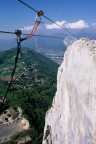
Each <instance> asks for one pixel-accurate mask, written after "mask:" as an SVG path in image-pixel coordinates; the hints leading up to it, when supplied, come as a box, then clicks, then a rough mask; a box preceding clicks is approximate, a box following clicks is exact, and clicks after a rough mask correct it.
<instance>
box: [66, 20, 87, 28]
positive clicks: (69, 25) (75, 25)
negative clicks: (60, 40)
mask: <svg viewBox="0 0 96 144" xmlns="http://www.w3.org/2000/svg"><path fill="white" fill-rule="evenodd" d="M88 27H89V25H88V23H86V22H85V21H84V20H78V21H75V22H71V23H67V25H66V28H70V29H84V28H88Z"/></svg>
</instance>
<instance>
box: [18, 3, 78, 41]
mask: <svg viewBox="0 0 96 144" xmlns="http://www.w3.org/2000/svg"><path fill="white" fill-rule="evenodd" d="M17 1H18V2H20V3H21V4H23V5H24V6H26V7H27V8H29V9H31V10H32V11H34V12H35V13H37V12H38V10H36V9H35V8H33V7H32V6H30V5H29V4H28V3H26V2H24V1H22V0H17ZM42 17H44V18H45V19H47V20H48V21H50V22H51V23H54V24H55V25H56V26H58V27H59V28H61V29H63V30H64V31H66V32H67V34H68V35H70V36H72V37H73V38H75V39H76V36H75V35H74V34H72V33H71V32H70V31H69V30H68V29H65V28H64V27H63V26H61V25H59V24H58V23H56V22H55V21H54V20H53V19H51V18H49V17H48V16H46V15H45V14H44V15H43V16H42Z"/></svg>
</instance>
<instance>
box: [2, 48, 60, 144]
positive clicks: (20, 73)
mask: <svg viewBox="0 0 96 144" xmlns="http://www.w3.org/2000/svg"><path fill="white" fill-rule="evenodd" d="M15 55H16V49H15V48H14V49H9V50H7V51H4V52H1V53H0V96H4V94H5V90H6V88H7V85H8V81H9V79H10V74H11V71H12V68H13V65H14V59H15ZM57 68H58V65H57V64H56V63H55V62H53V61H51V60H50V59H48V58H46V57H45V56H42V55H41V54H39V53H37V52H35V51H33V50H31V49H29V48H22V49H21V53H20V57H19V62H18V67H17V70H16V75H15V81H14V82H13V86H12V87H11V88H10V92H9V94H8V97H7V99H8V103H9V106H11V107H12V106H20V107H21V108H22V110H23V114H24V116H25V117H26V118H27V119H28V120H29V122H30V127H31V132H30V134H29V133H27V132H26V135H30V136H31V137H32V143H33V144H37V143H38V144H41V141H42V136H43V128H44V117H45V113H46V111H47V110H48V108H49V107H50V105H51V102H52V99H53V96H54V93H55V91H56V75H57ZM22 136H24V135H23V134H20V135H19V137H22ZM15 140H16V139H15Z"/></svg>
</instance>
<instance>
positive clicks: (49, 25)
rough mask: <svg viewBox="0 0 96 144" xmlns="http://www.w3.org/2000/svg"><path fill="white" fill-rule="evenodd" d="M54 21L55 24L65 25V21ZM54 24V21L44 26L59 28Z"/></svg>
mask: <svg viewBox="0 0 96 144" xmlns="http://www.w3.org/2000/svg"><path fill="white" fill-rule="evenodd" d="M55 23H56V24H57V25H60V26H61V27H63V26H64V25H65V23H66V21H56V22H55ZM56 24H54V23H53V24H46V25H45V26H46V28H47V29H60V27H59V26H57V25H56Z"/></svg>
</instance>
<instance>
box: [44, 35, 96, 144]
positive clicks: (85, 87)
mask: <svg viewBox="0 0 96 144" xmlns="http://www.w3.org/2000/svg"><path fill="white" fill-rule="evenodd" d="M43 144H96V41H95V40H89V39H86V38H82V39H80V40H77V41H75V42H74V43H73V44H72V45H71V46H69V47H68V48H67V50H66V52H65V54H64V60H63V62H62V64H61V66H60V67H59V70H58V76H57V92H56V95H55V97H54V100H53V103H52V107H51V108H50V110H49V111H48V112H47V113H46V118H45V128H44V137H43Z"/></svg>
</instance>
